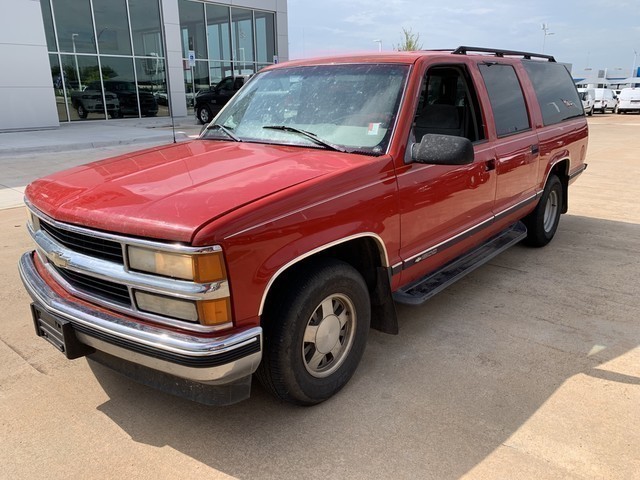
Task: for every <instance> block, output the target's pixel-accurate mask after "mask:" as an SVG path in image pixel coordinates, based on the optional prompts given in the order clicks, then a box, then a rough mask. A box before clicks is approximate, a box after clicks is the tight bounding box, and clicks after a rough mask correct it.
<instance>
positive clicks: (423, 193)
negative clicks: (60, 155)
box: [20, 47, 588, 404]
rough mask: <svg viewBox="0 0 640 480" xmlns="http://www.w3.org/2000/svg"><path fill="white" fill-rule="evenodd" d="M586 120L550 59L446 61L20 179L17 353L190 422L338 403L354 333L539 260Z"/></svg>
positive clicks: (275, 98)
mask: <svg viewBox="0 0 640 480" xmlns="http://www.w3.org/2000/svg"><path fill="white" fill-rule="evenodd" d="M587 136H588V132H587V123H586V120H585V117H584V112H583V109H582V104H581V101H580V98H579V97H578V93H577V92H576V89H575V87H574V84H573V81H572V79H571V76H570V75H569V72H567V70H566V69H565V67H564V66H563V65H561V64H559V63H556V62H555V60H554V59H553V57H550V56H544V55H535V54H531V53H526V52H513V51H505V50H489V49H480V48H471V47H460V48H458V49H456V50H453V51H446V52H445V51H426V52H403V53H400V52H394V53H389V54H378V55H354V56H343V57H331V58H321V59H315V60H304V61H297V62H290V63H286V64H280V65H276V66H273V67H270V68H266V69H264V70H262V71H261V72H260V73H258V74H256V75H255V77H254V78H253V79H252V80H251V81H250V82H248V83H247V84H246V85H245V86H244V87H243V88H242V89H241V90H240V91H239V92H238V94H237V95H235V96H234V97H233V99H232V100H231V101H230V102H229V103H228V104H227V105H226V106H225V107H224V109H223V110H222V111H221V112H220V114H219V115H218V117H217V118H216V121H215V123H211V124H209V125H208V127H207V129H206V130H205V131H204V132H203V133H202V135H201V136H200V138H199V139H197V140H194V141H190V142H185V143H179V144H174V145H168V146H164V147H158V148H152V149H148V150H145V151H142V152H137V153H133V154H127V155H123V156H120V157H116V158H112V159H109V160H104V161H100V162H97V163H93V164H89V165H86V166H83V167H79V168H75V169H72V170H68V171H65V172H61V173H58V174H54V175H51V176H48V177H46V178H43V179H40V180H37V181H35V182H33V183H32V184H31V185H30V186H29V187H28V188H27V190H26V202H27V206H28V209H29V216H30V219H29V222H28V229H29V233H30V234H31V236H32V237H33V240H34V242H35V245H36V249H35V251H33V252H30V253H26V254H25V255H24V256H23V257H22V259H21V261H20V272H21V274H22V278H23V281H24V283H25V286H26V288H27V290H28V291H29V293H30V294H31V296H32V297H33V303H32V312H33V319H34V322H35V325H36V331H37V332H38V335H40V336H42V337H44V338H45V339H46V340H48V341H49V342H51V343H52V344H53V345H54V346H55V347H56V348H58V349H59V350H61V351H62V352H64V353H65V354H66V355H67V356H68V357H69V358H75V357H79V356H84V355H88V356H89V358H91V359H93V360H95V361H99V362H102V363H104V364H106V365H108V366H110V367H112V368H115V369H116V370H118V371H120V372H123V373H125V374H127V375H129V376H131V377H133V378H135V379H137V380H138V381H141V382H143V383H146V384H149V385H153V386H155V387H158V388H161V389H163V390H166V391H169V392H172V393H174V394H177V395H182V396H185V397H188V398H191V399H193V400H196V401H200V402H204V403H208V404H227V403H233V402H236V401H239V400H242V399H243V398H246V397H247V396H248V395H249V393H250V386H251V376H252V374H253V373H254V372H257V376H258V378H259V379H260V380H261V381H262V383H263V385H264V386H265V388H266V389H267V390H269V391H270V392H272V393H273V394H274V395H276V396H277V397H279V398H281V399H284V400H287V401H291V402H295V403H299V404H314V403H318V402H321V401H323V400H325V399H327V398H329V397H330V396H332V395H333V394H335V393H336V392H337V391H338V390H340V389H341V388H342V387H343V386H344V385H345V384H346V383H347V381H348V380H349V378H350V377H351V376H352V375H353V373H354V372H355V370H356V367H357V365H358V363H359V361H360V359H361V357H362V354H363V351H364V349H365V346H366V342H367V333H368V331H369V328H370V327H371V328H376V329H379V330H381V331H384V332H387V333H397V331H398V322H397V319H396V313H395V308H394V302H403V303H409V304H421V303H423V302H425V301H426V300H428V299H429V298H430V297H431V296H433V295H434V294H436V293H437V292H439V291H440V290H442V289H443V288H444V287H446V286H447V285H449V284H451V283H452V282H454V281H455V280H457V279H459V278H460V277H462V276H463V275H465V274H466V273H468V272H470V271H472V270H473V269H474V268H476V267H478V266H480V265H482V264H483V263H484V262H486V261H487V260H489V259H491V258H492V257H494V256H495V255H497V254H499V253H500V252H502V251H503V250H504V249H506V248H508V247H509V246H511V245H513V244H515V243H517V242H520V241H524V242H526V243H527V244H529V245H532V246H534V247H541V246H544V245H545V244H547V243H548V242H549V241H550V240H551V239H552V238H553V236H554V234H555V232H556V229H557V228H558V222H559V219H560V215H561V214H562V213H564V212H566V211H567V205H568V187H569V185H570V184H571V183H572V182H573V181H574V180H575V179H576V177H577V176H578V175H579V174H580V173H582V172H583V170H584V169H585V167H586V164H585V163H584V159H585V154H586V149H587Z"/></svg>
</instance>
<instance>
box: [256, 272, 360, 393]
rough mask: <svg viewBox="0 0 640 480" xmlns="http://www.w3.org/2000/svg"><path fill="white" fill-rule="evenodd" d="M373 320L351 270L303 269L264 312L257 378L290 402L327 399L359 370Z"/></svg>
mask: <svg viewBox="0 0 640 480" xmlns="http://www.w3.org/2000/svg"><path fill="white" fill-rule="evenodd" d="M370 317H371V310H370V303H369V291H368V289H367V286H366V284H365V282H364V279H363V278H362V276H361V275H360V273H359V272H358V271H357V270H355V269H354V268H353V267H352V266H351V265H349V264H347V263H344V262H341V261H337V260H324V261H322V262H321V263H320V262H317V263H312V264H311V265H310V268H308V269H304V270H299V271H298V272H297V273H296V274H294V275H293V276H292V277H291V278H289V279H288V281H287V285H286V290H283V293H282V295H280V296H279V298H277V299H276V301H273V302H271V305H270V307H268V309H267V311H266V312H265V317H264V319H263V327H264V331H265V339H264V344H265V347H264V354H263V358H262V363H261V364H260V367H259V368H258V372H257V376H258V378H259V379H260V381H261V383H262V384H263V385H264V386H265V388H266V389H267V390H269V391H270V392H271V393H272V394H273V395H275V396H276V397H278V398H280V399H282V400H286V401H288V402H292V403H297V404H299V405H314V404H316V403H320V402H322V401H324V400H326V399H328V398H329V397H331V396H332V395H334V394H335V393H337V392H338V391H339V390H340V389H341V388H342V387H343V386H344V385H345V384H346V383H347V382H348V381H349V379H350V378H351V376H352V375H353V373H354V372H355V371H356V368H357V366H358V363H359V362H360V359H361V358H362V354H363V353H364V349H365V346H366V342H367V334H368V332H369V323H370Z"/></svg>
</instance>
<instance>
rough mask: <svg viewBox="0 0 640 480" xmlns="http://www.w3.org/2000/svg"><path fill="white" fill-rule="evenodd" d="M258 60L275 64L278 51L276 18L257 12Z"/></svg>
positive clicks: (271, 14)
mask: <svg viewBox="0 0 640 480" xmlns="http://www.w3.org/2000/svg"><path fill="white" fill-rule="evenodd" d="M255 16H256V47H257V51H256V60H257V61H258V62H260V63H273V56H274V55H275V49H276V34H275V16H274V14H273V13H269V12H256V13H255Z"/></svg>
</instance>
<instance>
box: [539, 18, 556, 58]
mask: <svg viewBox="0 0 640 480" xmlns="http://www.w3.org/2000/svg"><path fill="white" fill-rule="evenodd" d="M542 32H543V34H544V36H543V37H542V53H544V46H545V44H546V43H547V36H548V35H555V33H553V32H549V25H547V24H546V23H543V24H542Z"/></svg>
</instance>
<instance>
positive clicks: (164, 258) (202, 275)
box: [127, 246, 226, 283]
mask: <svg viewBox="0 0 640 480" xmlns="http://www.w3.org/2000/svg"><path fill="white" fill-rule="evenodd" d="M127 250H128V256H129V268H131V269H132V270H138V271H141V272H148V273H154V274H156V275H163V276H165V277H172V278H180V279H183V280H192V281H194V282H197V283H207V282H216V281H219V280H224V279H225V278H226V272H225V268H224V262H223V259H222V252H214V253H202V254H193V255H189V254H184V253H170V252H162V251H158V250H150V249H148V248H141V247H134V246H129V247H127Z"/></svg>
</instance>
